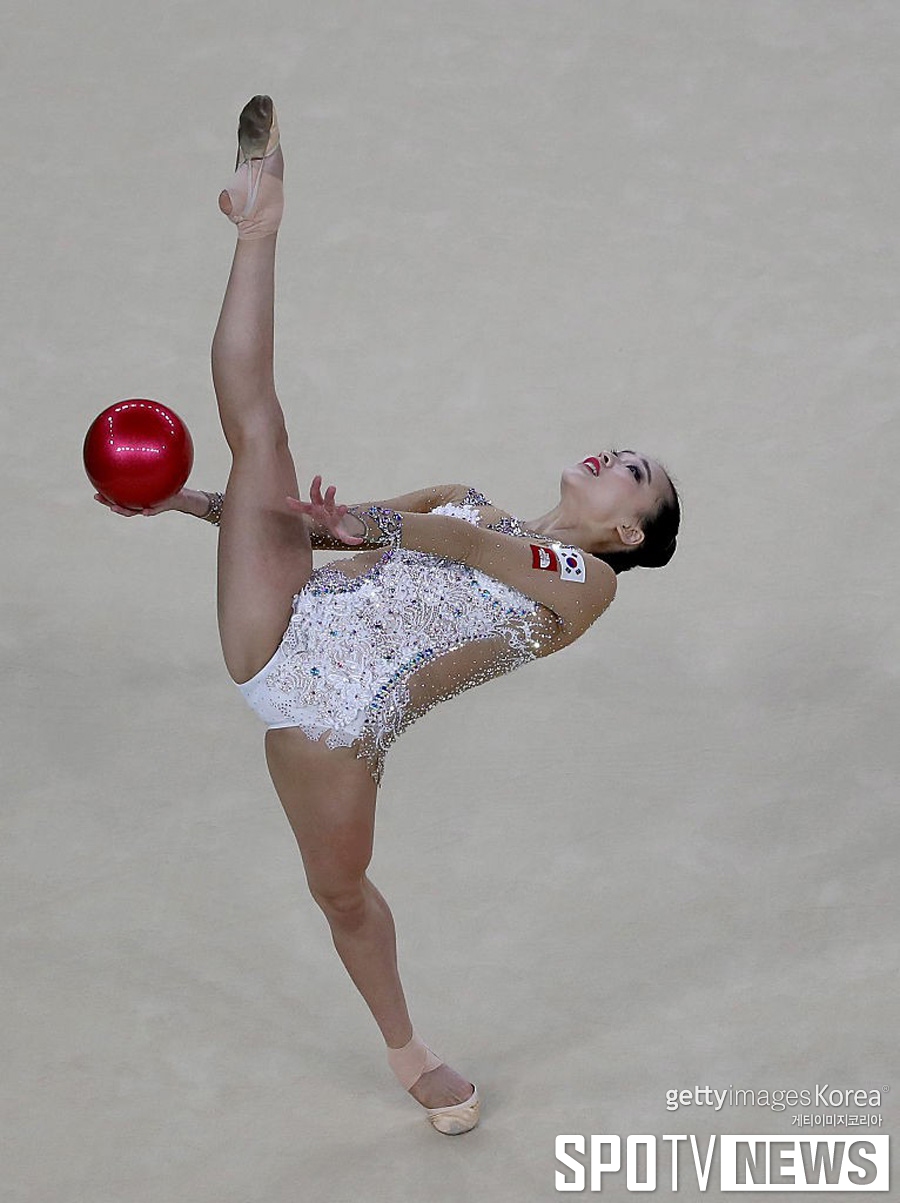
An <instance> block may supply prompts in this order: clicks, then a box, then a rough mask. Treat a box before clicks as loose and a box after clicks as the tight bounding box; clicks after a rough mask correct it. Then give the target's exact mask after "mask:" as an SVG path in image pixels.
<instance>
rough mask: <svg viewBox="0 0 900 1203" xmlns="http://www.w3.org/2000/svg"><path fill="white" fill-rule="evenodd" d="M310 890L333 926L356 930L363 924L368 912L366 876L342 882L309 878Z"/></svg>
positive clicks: (317, 904) (342, 929) (345, 930)
mask: <svg viewBox="0 0 900 1203" xmlns="http://www.w3.org/2000/svg"><path fill="white" fill-rule="evenodd" d="M307 883H308V885H309V892H310V894H311V895H312V897H313V901H314V902H315V904H316V906H318V908H319V910H321V912H322V913H323V915H324V916H325V918H326V919H327V920H328V923H329V925H330V926H331V927H333V928H335V927H336V928H339V929H340V930H341V931H344V932H352V931H356V930H357V929H358V928H359V927H361V926H362V924H363V922H364V921H365V918H366V915H367V912H368V901H369V900H368V896H367V892H366V877H365V876H364V875H363V876H362V877H359V878H358V879H353V880H344V881H341V882H340V883H337V882H329V881H328V880H327V879H318V880H317V879H311V878H309V877H308V878H307Z"/></svg>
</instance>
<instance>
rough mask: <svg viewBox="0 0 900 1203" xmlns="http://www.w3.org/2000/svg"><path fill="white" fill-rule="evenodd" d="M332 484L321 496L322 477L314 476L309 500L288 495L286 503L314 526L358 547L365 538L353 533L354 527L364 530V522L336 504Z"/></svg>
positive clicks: (349, 545)
mask: <svg viewBox="0 0 900 1203" xmlns="http://www.w3.org/2000/svg"><path fill="white" fill-rule="evenodd" d="M335 492H336V489H335V487H334V485H329V486H328V488H327V489H326V490H325V496H324V497H323V496H322V477H321V476H314V477H313V482H312V484H311V485H310V486H309V501H300V500H299V499H298V498H296V497H288V498H287V503H288V505H289V506H290V507H291V509H292V510H294V511H295V512H296V513H300V514H303V515H304V516H305V517H307V518H309V519H310V520H311V521H312V524H313V526H314V527H318V528H319V529H321V530H326V531H328V533H329V534H332V535H334V537H335V538H336V539H339V540H340V542H341V543H344V544H346V545H347V547H359V545H360V543H364V542H365V539H364V538H360V537H359V535H357V534H353V533H352V532H353V531H354V529H355V530H356V531H359V530H360V528H362V530H363V531H364V530H365V524H364V523H363V522H361V521H360V519H359V518H356V517H354V515H353V514H350V513H349V511H348V510H347V507H346V506H345V505H336V504H335V501H334V494H335Z"/></svg>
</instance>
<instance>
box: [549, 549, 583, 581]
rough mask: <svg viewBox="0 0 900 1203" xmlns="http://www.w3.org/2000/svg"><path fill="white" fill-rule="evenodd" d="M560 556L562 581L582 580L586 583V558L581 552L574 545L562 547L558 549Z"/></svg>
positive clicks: (560, 577) (560, 576) (558, 555)
mask: <svg viewBox="0 0 900 1203" xmlns="http://www.w3.org/2000/svg"><path fill="white" fill-rule="evenodd" d="M556 554H557V557H558V558H559V579H560V580H561V581H580V582H581V583H582V584H584V582H585V580H586V577H585V574H584V559H583V558H582V555H581V552H580V551H578V550H577V549H576V548H574V547H560V548H559V549H558V550H557V553H556Z"/></svg>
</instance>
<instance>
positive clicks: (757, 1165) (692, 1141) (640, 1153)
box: [556, 1134, 890, 1192]
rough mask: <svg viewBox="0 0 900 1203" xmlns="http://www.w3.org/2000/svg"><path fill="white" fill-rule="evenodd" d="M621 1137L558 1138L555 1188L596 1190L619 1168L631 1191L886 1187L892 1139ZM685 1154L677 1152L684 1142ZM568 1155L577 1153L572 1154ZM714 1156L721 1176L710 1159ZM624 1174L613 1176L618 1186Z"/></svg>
mask: <svg viewBox="0 0 900 1203" xmlns="http://www.w3.org/2000/svg"><path fill="white" fill-rule="evenodd" d="M662 1143H663V1147H662V1150H661V1151H660V1150H659V1149H658V1147H657V1140H656V1137H655V1136H628V1137H626V1138H625V1148H624V1157H623V1149H622V1138H621V1137H619V1136H605V1135H600V1136H598V1135H592V1136H590V1137H588V1138H585V1137H584V1136H581V1135H577V1134H576V1135H566V1136H557V1138H556V1159H557V1161H558V1162H560V1164H561V1165H562V1166H564V1167H565V1168H564V1169H560V1170H557V1171H556V1189H557V1190H558V1191H583V1190H585V1189H586V1188H587V1189H589V1190H592V1191H601V1190H603V1188H604V1186H609V1185H611V1181H610V1179H611V1177H612V1176H613V1175H621V1174H622V1173H623V1171H624V1177H625V1188H626V1190H629V1191H655V1190H656V1189H657V1182H659V1186H660V1187H661V1188H662V1189H665V1188H666V1186H670V1187H671V1190H672V1191H676V1192H677V1191H678V1190H679V1189H680V1188H681V1187H682V1186H684V1187H685V1189H688V1190H693V1188H694V1183H695V1182H696V1184H697V1186H698V1187H699V1189H700V1190H701V1191H705V1190H707V1189H708V1187H709V1184H710V1181H713V1182H716V1184H717V1185H718V1188H719V1190H720V1191H813V1190H814V1191H838V1190H842V1191H863V1190H866V1191H869V1190H871V1191H876V1190H877V1191H886V1190H887V1189H888V1186H889V1183H888V1178H889V1169H888V1165H889V1159H890V1137H889V1136H865V1137H860V1138H859V1139H857V1140H851V1139H848V1138H846V1137H841V1136H815V1135H812V1134H810V1135H809V1136H758V1135H750V1136H710V1137H709V1138H708V1140H707V1141H706V1145H705V1148H704V1147H702V1144H703V1142H702V1140H698V1139H697V1137H696V1136H663V1138H662ZM682 1145H685V1146H686V1148H685V1155H684V1156H682V1157H679V1151H680V1150H681V1146H682ZM573 1154H579V1155H580V1156H579V1157H578V1158H576V1157H575V1156H573ZM717 1155H718V1174H715V1162H716V1156H717ZM621 1181H622V1179H621V1177H616V1178H613V1179H612V1184H613V1185H615V1184H616V1183H618V1184H619V1186H620V1187H621Z"/></svg>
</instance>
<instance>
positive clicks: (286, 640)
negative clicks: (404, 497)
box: [260, 489, 542, 782]
mask: <svg viewBox="0 0 900 1203" xmlns="http://www.w3.org/2000/svg"><path fill="white" fill-rule="evenodd" d="M490 504H491V503H490V502H489V501H488V500H487V498H485V497H484V495H483V494H481V493H479V492H478V491H477V490H475V489H469V490H468V492H467V493H466V494H465V496H464V498H463V500H462V502H461V503H456V504H453V503H449V504H447V505H443V506H439V507H437V508H436V509H435V510H433V511H432V512H433V513H437V514H447V515H450V516H451V517H455V518H462V519H465V520H466V521H468V522H471V523H473V524H474V525H479V523H480V515H479V510H478V507H479V506H481V505H490ZM495 529H496V528H495ZM511 533H512V532H511ZM338 564H339V562H335V563H331V564H325V565H323V566H322V567H320V568H318V569H316V570H315V571H314V572H313V573H312V575H311V576H310V578H309V580H308V582H307V584H306V586H305V587H304V588H303V589H302V590H301V592H300V593H298V594H297V595H296V597H295V598H294V602H293V614H292V617H291V620H290V623H289V625H288V629H287V631H286V632H285V634H284V637H283V639H282V642H281V646H280V647H279V649H278V653H277V654H276V656H275V657H274V658H273V661H272V664H271V666H270V668H269V670H268V671H266V672H265V676H264V687H265V705H266V711H267V715H268V717H267V719H266V721H268V722H269V723H270V725H290V726H297V727H300V728H301V729H302V730H303V731H304V732H305V733H306V734H307V735H308V736H309V737H310V738H312V739H323V740H324V742H325V743H326V744H327V746H328V747H331V748H336V747H352V746H355V748H356V754H357V755H358V756H360V757H363V758H365V760H366V761H367V763H368V765H369V768H370V771H371V773H372V776H373V777H374V779H375V781H376V782H378V781H380V780H381V775H382V772H383V766H384V758H385V753H386V751H387V749H388V747H389V746H390V744H391V743H393V741H394V740H395V739H396V738H397V736H398V735H399V734H400V733H401V732H402V731H403V730H404V729H405V728H406V727H407V726H408V725H409V724H410V723H411V722H413V721H414V720H415V719H416V718H418V717H420V716H421V715H422V714H423V713H424V712H425V711H426V710H428V709H430V708H431V707H432V706H434V705H436V704H437V702H439V701H443V700H444V699H446V698H448V697H452V696H454V695H455V694H457V693H461V692H462V691H463V690H465V689H469V688H471V687H472V686H474V685H478V684H481V683H482V682H483V681H487V680H489V679H491V678H493V677H496V676H499V675H501V674H502V673H507V672H510V671H512V669H514V668H517V667H518V666H519V665H521V664H524V663H526V662H527V661H529V660H533V659H534V658H535V657H536V656H537V655H538V654H539V651H540V643H539V635H540V628H541V621H542V619H541V615H540V607H539V606H538V605H537V603H536V602H535V601H533V600H532V599H531V598H529V597H527V596H526V595H525V594H523V593H521V592H519V590H517V589H514V588H512V587H511V586H509V585H505V584H504V583H503V582H501V581H498V580H496V579H495V578H494V577H491V576H489V575H487V574H486V573H484V572H481V571H480V570H479V569H476V568H472V567H471V566H469V565H467V564H463V563H460V562H458V561H455V560H449V559H445V558H444V557H441V556H437V555H432V554H426V553H421V552H415V551H409V550H406V549H396V550H394V549H391V550H388V551H386V552H385V553H384V554H383V555H382V556H381V558H380V559H379V560H378V561H377V562H376V563H375V564H373V565H372V566H371V567H370V568H368V569H367V570H366V571H365V572H363V573H360V574H358V575H356V576H348V575H347V574H346V573H344V572H342V571H341V570H340V568H339V566H338ZM498 637H499V638H498ZM479 640H494V645H493V646H492V647H491V648H490V650H488V649H485V651H484V653H483V654H481V655H479V654H477V653H475V654H473V655H472V656H471V658H466V657H465V653H462V655H463V657H464V662H463V661H459V660H458V659H451V660H449V661H447V662H445V664H444V666H436V674H437V675H436V676H431V675H430V676H429V678H428V681H429V682H430V683H429V685H428V687H427V688H426V689H425V690H424V692H423V691H421V690H419V691H417V695H416V697H417V700H416V703H415V704H413V702H412V698H411V693H410V685H411V682H412V680H413V678H414V676H415V674H416V673H417V671H418V670H420V669H422V668H423V667H424V666H425V665H427V664H428V663H429V662H430V661H434V660H436V659H438V658H439V657H441V656H446V655H448V654H449V653H453V652H458V651H459V650H460V649H462V648H465V647H466V646H467V645H470V644H473V643H475V642H477V641H479ZM473 651H474V649H473ZM442 673H443V675H441V674H442ZM262 684H263V683H262V682H261V683H260V688H261V687H262Z"/></svg>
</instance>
